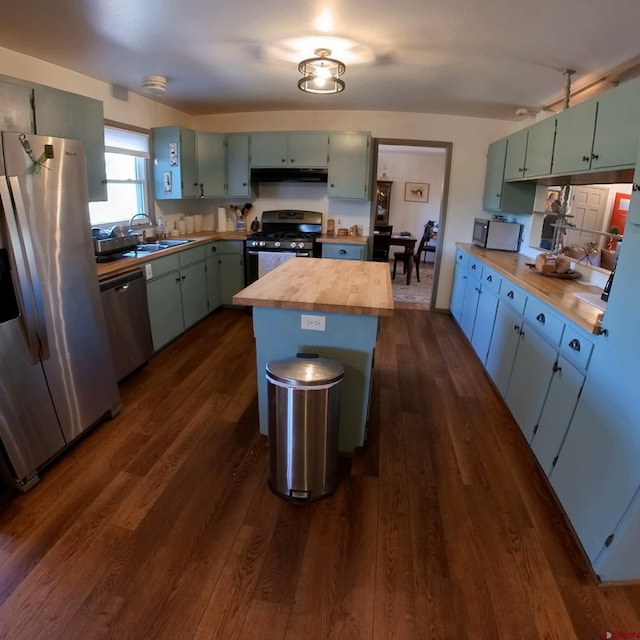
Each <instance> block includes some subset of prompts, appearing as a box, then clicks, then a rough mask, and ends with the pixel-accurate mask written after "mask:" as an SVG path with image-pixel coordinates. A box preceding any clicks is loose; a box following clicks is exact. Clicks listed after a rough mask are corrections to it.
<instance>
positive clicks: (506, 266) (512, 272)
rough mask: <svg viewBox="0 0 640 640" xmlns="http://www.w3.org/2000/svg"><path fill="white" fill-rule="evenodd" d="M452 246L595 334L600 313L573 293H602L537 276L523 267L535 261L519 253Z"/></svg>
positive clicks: (566, 281)
mask: <svg viewBox="0 0 640 640" xmlns="http://www.w3.org/2000/svg"><path fill="white" fill-rule="evenodd" d="M456 246H458V247H460V249H462V250H464V251H466V252H467V253H469V254H470V255H472V256H474V257H477V258H479V259H480V260H481V261H482V262H484V263H485V264H487V265H488V266H489V267H491V268H492V269H495V270H496V271H497V272H498V273H500V274H502V275H503V276H505V277H507V278H509V279H510V280H511V281H513V282H514V283H515V284H517V285H519V286H520V287H522V288H523V289H525V290H526V291H528V292H529V293H531V294H533V295H534V296H536V297H537V298H539V299H540V300H542V301H543V302H546V303H547V304H548V305H549V306H550V307H552V308H553V309H555V310H556V311H558V312H559V313H561V314H562V315H563V316H565V317H566V318H567V319H569V320H571V321H572V322H574V323H575V324H577V325H578V326H580V327H582V328H583V329H585V330H586V331H588V332H589V333H597V328H598V327H599V325H600V321H601V318H602V313H603V312H602V311H601V310H600V309H598V308H596V307H594V306H592V305H590V304H588V303H586V302H583V301H581V300H579V299H578V298H576V297H575V296H574V295H573V294H574V293H594V294H597V295H598V296H599V295H600V294H601V293H602V289H601V288H599V287H594V286H591V285H586V284H581V280H566V279H562V278H554V277H550V276H544V275H541V274H540V273H538V272H537V271H536V270H535V269H531V268H530V267H528V266H527V263H533V262H535V258H531V257H529V256H525V255H523V254H521V253H511V252H509V251H493V250H491V249H483V248H482V247H477V246H476V245H473V244H466V243H462V242H457V243H456Z"/></svg>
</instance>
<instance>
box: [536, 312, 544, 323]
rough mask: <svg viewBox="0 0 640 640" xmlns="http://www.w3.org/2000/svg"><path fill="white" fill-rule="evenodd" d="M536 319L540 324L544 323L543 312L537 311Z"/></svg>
mask: <svg viewBox="0 0 640 640" xmlns="http://www.w3.org/2000/svg"><path fill="white" fill-rule="evenodd" d="M536 320H537V321H538V322H539V323H540V324H544V323H545V321H546V318H545V317H544V313H539V314H538V315H537V316H536Z"/></svg>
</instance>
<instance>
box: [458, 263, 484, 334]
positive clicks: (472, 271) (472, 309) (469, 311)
mask: <svg viewBox="0 0 640 640" xmlns="http://www.w3.org/2000/svg"><path fill="white" fill-rule="evenodd" d="M481 276H482V264H481V263H480V261H479V260H476V259H474V258H472V257H469V264H468V268H467V274H466V284H465V287H464V298H463V300H462V311H461V312H460V323H459V324H460V328H461V329H462V332H463V333H464V335H465V336H466V337H467V340H469V341H471V336H472V334H473V326H474V323H475V320H476V310H477V308H478V300H479V298H480V277H481Z"/></svg>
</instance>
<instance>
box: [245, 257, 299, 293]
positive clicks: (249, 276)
mask: <svg viewBox="0 0 640 640" xmlns="http://www.w3.org/2000/svg"><path fill="white" fill-rule="evenodd" d="M260 254H262V257H260ZM285 256H286V257H285ZM294 256H295V257H296V258H311V257H312V255H311V251H295V252H293V251H285V250H278V249H275V250H274V249H267V250H266V251H265V250H264V249H262V250H258V249H247V248H245V252H244V264H245V270H246V272H245V277H246V283H247V286H249V285H250V284H251V283H252V282H255V281H256V280H257V279H258V278H259V277H260V276H261V275H264V274H265V273H268V272H269V271H271V270H273V269H275V268H276V267H277V266H279V265H280V264H282V263H283V262H284V261H285V260H286V259H288V258H290V257H294Z"/></svg>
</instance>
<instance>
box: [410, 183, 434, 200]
mask: <svg viewBox="0 0 640 640" xmlns="http://www.w3.org/2000/svg"><path fill="white" fill-rule="evenodd" d="M404 201H405V202H429V184H428V183H427V182H405V183H404Z"/></svg>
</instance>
